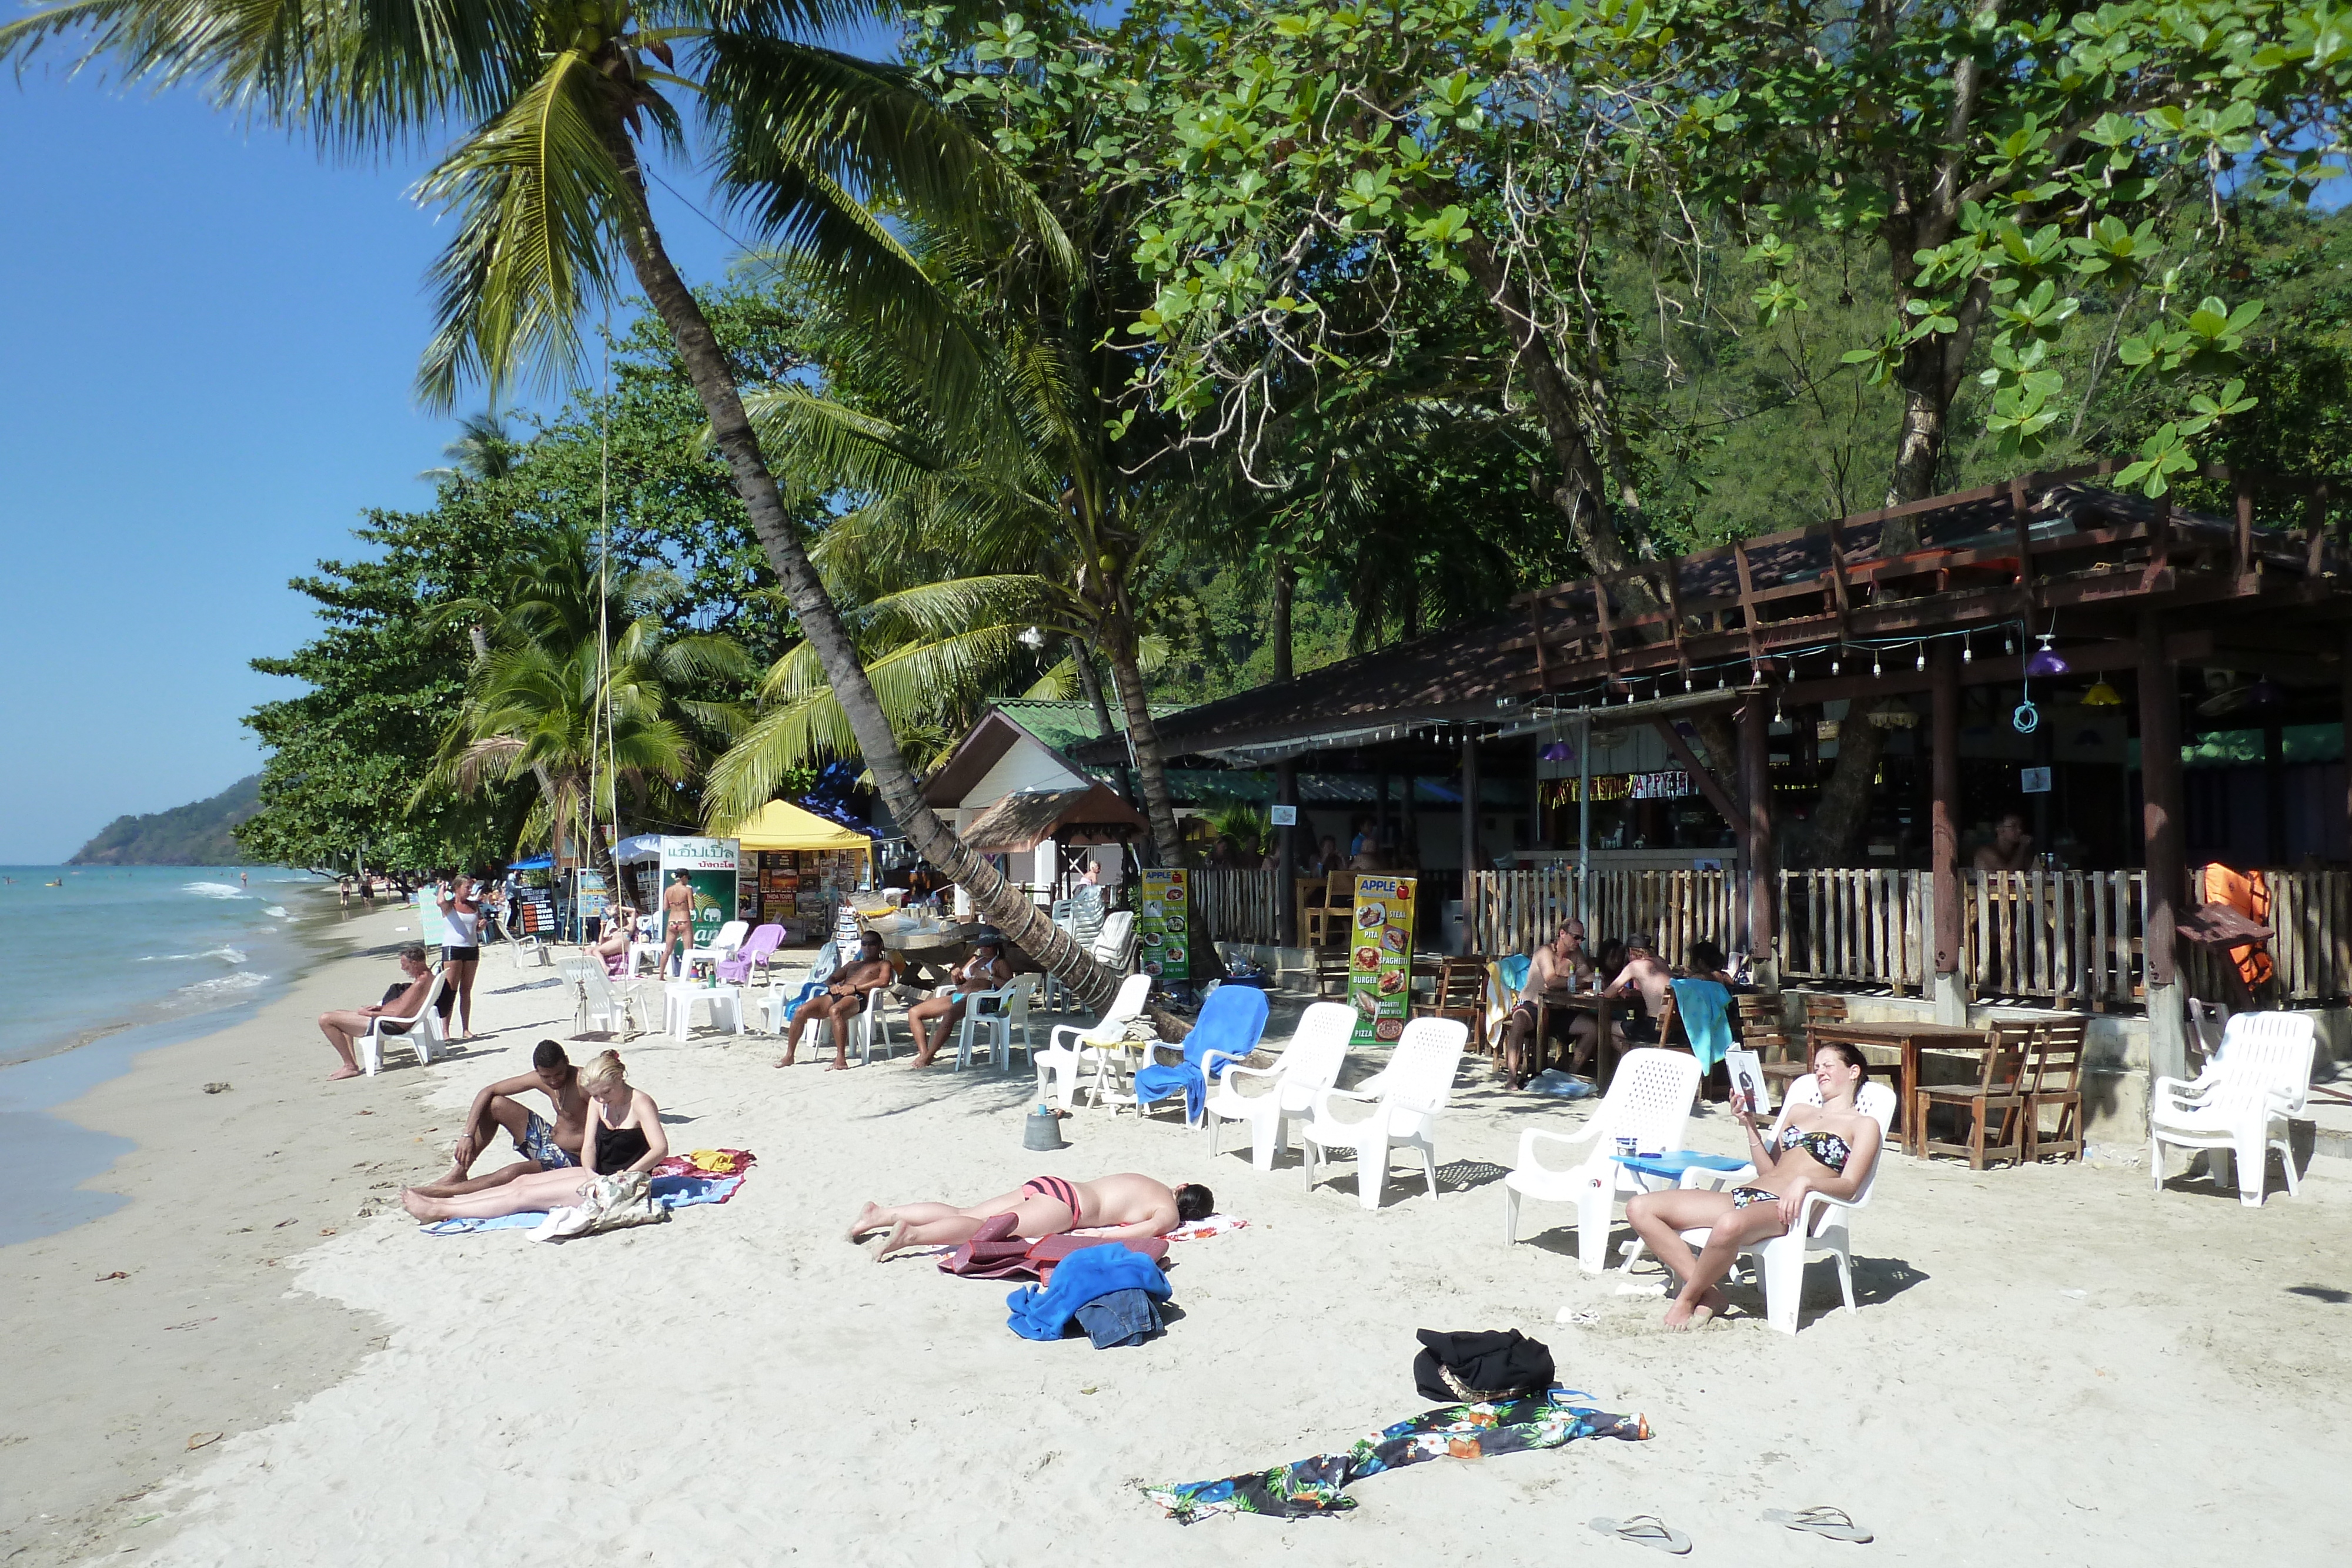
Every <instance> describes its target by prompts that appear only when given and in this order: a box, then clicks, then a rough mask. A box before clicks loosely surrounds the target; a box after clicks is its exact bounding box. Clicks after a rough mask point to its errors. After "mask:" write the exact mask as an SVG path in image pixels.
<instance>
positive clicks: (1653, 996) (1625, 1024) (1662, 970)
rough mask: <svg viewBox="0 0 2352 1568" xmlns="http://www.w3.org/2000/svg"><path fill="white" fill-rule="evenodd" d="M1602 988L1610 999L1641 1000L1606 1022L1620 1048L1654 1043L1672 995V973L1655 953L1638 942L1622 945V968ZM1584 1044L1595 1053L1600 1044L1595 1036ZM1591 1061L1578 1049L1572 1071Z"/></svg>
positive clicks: (1583, 1066) (1583, 1051)
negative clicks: (1634, 1007) (1616, 1038)
mask: <svg viewBox="0 0 2352 1568" xmlns="http://www.w3.org/2000/svg"><path fill="white" fill-rule="evenodd" d="M1604 989H1605V990H1607V991H1608V992H1609V994H1610V995H1611V996H1613V997H1630V998H1639V999H1640V1001H1641V1008H1640V1009H1639V1010H1635V1009H1626V1010H1625V1011H1623V1012H1621V1013H1619V1014H1618V1015H1617V1016H1616V1017H1614V1018H1612V1019H1610V1020H1609V1025H1610V1028H1611V1029H1612V1030H1615V1031H1616V1034H1617V1037H1618V1045H1619V1047H1620V1049H1622V1048H1623V1047H1625V1046H1629V1045H1655V1044H1657V1043H1658V1019H1661V1018H1664V1016H1665V1012H1666V1005H1667V1003H1668V1001H1669V1000H1670V999H1671V998H1673V996H1674V994H1675V973H1674V971H1673V970H1672V969H1669V968H1667V967H1665V965H1664V964H1663V963H1661V962H1660V961H1659V959H1658V956H1657V954H1656V953H1655V952H1654V951H1652V950H1651V949H1650V948H1649V947H1647V946H1643V944H1641V943H1639V942H1628V943H1627V944H1625V967H1623V968H1622V969H1621V970H1619V971H1618V972H1617V977H1616V978H1615V979H1613V980H1612V981H1610V982H1609V984H1608V985H1607V986H1606V987H1604ZM1584 1045H1588V1046H1590V1047H1591V1048H1594V1049H1595V1050H1596V1051H1597V1048H1598V1047H1599V1045H1600V1040H1599V1037H1598V1035H1597V1033H1596V1034H1595V1035H1594V1037H1593V1038H1592V1039H1591V1040H1589V1041H1586V1042H1584ZM1590 1062H1591V1057H1590V1056H1588V1055H1587V1054H1586V1053H1585V1050H1584V1049H1583V1048H1582V1047H1580V1049H1579V1051H1578V1053H1577V1059H1576V1062H1575V1071H1579V1072H1581V1071H1584V1070H1585V1068H1586V1066H1587V1065H1588V1064H1589V1063H1590Z"/></svg>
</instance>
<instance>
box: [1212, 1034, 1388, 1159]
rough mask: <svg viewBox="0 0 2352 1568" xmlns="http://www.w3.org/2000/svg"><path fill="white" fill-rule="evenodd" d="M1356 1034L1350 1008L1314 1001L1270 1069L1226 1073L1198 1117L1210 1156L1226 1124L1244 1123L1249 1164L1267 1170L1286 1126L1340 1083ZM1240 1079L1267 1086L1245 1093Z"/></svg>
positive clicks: (1234, 1069) (1237, 1069) (1285, 1140)
mask: <svg viewBox="0 0 2352 1568" xmlns="http://www.w3.org/2000/svg"><path fill="white" fill-rule="evenodd" d="M1355 1029H1356V1009H1353V1008H1351V1007H1349V1005H1348V1004H1347V1003H1345V1002H1316V1003H1314V1004H1312V1005H1311V1006H1309V1007H1308V1008H1307V1011H1306V1012H1305V1013H1304V1014H1302V1015H1301V1016H1300V1018H1299V1019H1298V1028H1297V1031H1296V1032H1295V1033H1293V1034H1292V1035H1291V1037H1290V1043H1289V1044H1287V1045H1286V1046H1284V1047H1283V1048H1282V1054H1281V1055H1280V1056H1279V1057H1277V1058H1276V1060H1275V1064H1274V1065H1273V1066H1272V1067H1242V1066H1238V1065H1236V1066H1232V1067H1228V1068H1226V1069H1225V1071H1224V1075H1223V1077H1222V1078H1220V1079H1219V1080H1218V1081H1217V1085H1216V1087H1215V1088H1214V1089H1213V1090H1212V1091H1211V1092H1210V1093H1209V1103H1208V1105H1207V1107H1206V1114H1205V1116H1204V1117H1203V1120H1205V1121H1206V1122H1207V1123H1208V1125H1209V1140H1210V1142H1209V1152H1210V1153H1211V1154H1213V1155H1214V1154H1219V1153H1222V1152H1223V1151H1222V1150H1221V1149H1220V1148H1219V1147H1218V1145H1219V1143H1220V1141H1221V1140H1220V1136H1219V1134H1221V1133H1222V1131H1223V1125H1224V1124H1225V1123H1227V1122H1246V1123H1248V1124H1249V1128H1250V1164H1251V1165H1252V1166H1255V1167H1256V1168H1257V1169H1259V1170H1262V1171H1270V1170H1272V1169H1273V1168H1274V1156H1275V1155H1276V1154H1279V1153H1280V1152H1281V1151H1282V1150H1283V1149H1284V1148H1286V1147H1287V1146H1288V1144H1289V1132H1290V1124H1291V1123H1292V1122H1294V1121H1299V1120H1303V1119H1304V1118H1305V1117H1307V1115H1308V1114H1309V1113H1311V1112H1312V1111H1313V1110H1314V1108H1315V1096H1316V1094H1317V1093H1318V1092H1319V1091H1321V1090H1325V1089H1328V1088H1330V1087H1331V1086H1332V1085H1333V1084H1335V1083H1337V1082H1339V1073H1340V1071H1341V1070H1342V1069H1343V1068H1345V1067H1346V1066H1347V1062H1348V1039H1349V1036H1350V1035H1352V1034H1353V1033H1354V1032H1355ZM1211 1054H1212V1055H1213V1056H1216V1055H1222V1054H1223V1053H1222V1052H1212V1053H1211ZM1244 1078H1263V1079H1265V1080H1267V1081H1268V1082H1269V1083H1270V1085H1271V1087H1269V1088H1267V1089H1265V1090H1264V1091H1262V1092H1258V1093H1255V1094H1244V1093H1243V1092H1241V1088H1240V1085H1239V1084H1238V1082H1236V1080H1239V1079H1244Z"/></svg>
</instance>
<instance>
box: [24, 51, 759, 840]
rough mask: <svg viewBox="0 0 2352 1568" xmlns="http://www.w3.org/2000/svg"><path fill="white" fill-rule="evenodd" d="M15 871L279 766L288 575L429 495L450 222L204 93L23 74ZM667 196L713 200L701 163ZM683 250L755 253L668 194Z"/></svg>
mask: <svg viewBox="0 0 2352 1568" xmlns="http://www.w3.org/2000/svg"><path fill="white" fill-rule="evenodd" d="M0 147H6V148H8V149H9V150H10V151H11V153H12V154H13V155H12V156H10V157H8V158H6V159H5V160H4V161H0V212H5V213H6V214H8V217H7V242H6V244H5V245H0V541H5V560H6V570H5V575H0V584H5V587H0V668H5V674H0V694H5V695H0V720H5V727H6V728H5V733H6V734H7V736H8V737H9V744H8V751H9V752H10V754H11V755H10V757H9V759H8V764H7V766H6V767H5V768H0V862H6V863H19V864H21V863H27V862H32V863H41V862H53V861H57V860H61V859H63V858H64V857H65V856H67V855H68V854H71V853H72V852H74V850H75V849H77V848H78V847H79V845H80V844H81V842H82V841H83V840H85V839H86V838H88V837H89V835H90V834H91V833H93V832H95V831H97V830H98V829H99V828H100V827H102V826H104V825H105V824H106V823H107V822H108V821H110V820H111V819H112V818H114V817H115V816H116V815H118V814H120V813H121V812H124V811H155V810H163V809H165V808H167V807H171V806H176V805H181V804H184V803H185V802H187V801H190V800H200V799H202V798H204V797H205V796H207V795H210V794H213V793H215V792H216V791H218V790H220V789H224V788H226V786H227V785H229V784H230V783H232V782H234V781H235V780H236V779H239V778H241V777H243V776H244V775H246V774H247V773H251V772H253V771H255V770H256V769H257V768H259V767H260V765H261V756H260V752H259V749H258V747H256V745H255V744H254V742H253V738H252V736H251V733H250V732H249V731H247V730H246V729H245V728H244V727H242V726H241V725H240V724H239V723H238V722H237V721H238V719H239V717H240V716H242V715H243V714H245V713H246V712H247V711H248V710H249V709H251V708H252V707H253V706H255V705H257V704H258V703H261V702H264V701H267V700H268V699H270V698H271V697H273V696H277V695H287V694H288V693H289V692H290V691H291V689H292V687H291V685H290V683H288V682H286V681H283V680H278V679H273V678H270V677H268V676H263V675H258V674H254V673H253V672H252V671H251V670H249V669H247V667H246V662H247V660H248V659H251V658H253V657H254V656H256V655H257V654H264V653H283V652H286V651H287V650H289V649H290V648H292V647H293V646H294V645H295V644H296V643H299V642H300V641H301V640H302V639H303V638H304V637H305V636H307V635H308V634H309V632H310V628H311V626H312V624H313V622H312V621H311V618H310V612H309V610H308V609H307V605H308V602H309V601H306V600H303V599H302V598H300V597H299V595H296V594H294V593H292V592H289V591H288V590H287V588H286V580H287V579H288V578H289V577H292V576H294V575H295V574H297V573H299V572H302V571H305V570H308V569H309V568H310V563H311V562H312V561H314V560H316V559H318V558H320V557H321V556H331V555H339V554H349V553H351V552H352V547H353V544H354V541H353V540H352V538H351V537H350V534H349V529H350V528H352V526H353V525H354V524H355V523H356V522H357V521H358V520H359V517H360V514H361V513H362V510H363V509H364V508H366V507H412V506H420V505H423V504H425V502H427V501H429V500H430V498H431V489H430V486H426V485H424V484H421V483H419V482H418V481H417V480H416V478H415V475H416V473H417V471H418V470H420V469H423V468H426V467H429V466H432V465H434V464H436V463H437V462H439V461H440V460H441V459H440V451H441V448H442V446H443V444H445V443H446V442H447V441H448V440H449V439H450V437H451V434H453V424H454V421H451V420H447V419H437V418H434V417H431V416H428V415H426V414H425V413H423V412H422V411H421V410H419V409H418V408H417V407H416V405H415V402H413V401H412V399H411V397H410V394H409V388H410V384H411V379H412V376H413V374H414V371H415V363H416V356H417V352H418V350H420V349H421V348H422V347H423V346H424V342H425V335H426V330H427V321H428V305H427V301H426V298H425V290H424V277H425V268H426V267H427V265H428V264H429V263H430V261H431V260H432V257H433V256H434V254H435V252H436V249H437V246H438V238H437V235H436V226H435V220H434V217H433V215H432V214H428V213H425V212H424V211H421V210H419V209H418V208H416V207H415V206H414V205H412V204H409V203H408V202H407V201H406V200H405V199H404V195H403V192H404V190H405V189H406V188H407V186H408V184H409V183H411V181H412V180H413V179H414V178H415V173H416V172H417V166H416V165H415V164H411V165H409V166H405V167H397V168H370V167H352V166H344V165H335V164H330V163H328V162H323V161H322V160H321V159H320V157H319V156H318V154H317V153H315V152H312V151H311V150H310V148H309V147H307V146H303V145H299V144H295V143H290V142H289V141H286V140H285V139H284V138H282V137H280V136H278V135H276V134H274V133H271V132H268V131H253V132H250V133H248V132H247V131H242V130H240V129H239V128H237V127H236V125H235V124H233V123H232V122H230V121H229V120H226V118H225V117H223V116H221V115H219V114H216V113H215V112H214V111H213V110H211V109H209V108H208V107H207V106H206V105H205V102H204V101H203V100H202V99H200V98H198V97H196V96H195V95H194V94H191V93H174V94H170V95H167V96H164V97H162V98H156V97H152V96H150V95H148V94H146V93H143V92H141V93H135V94H132V95H130V96H125V95H123V94H122V93H121V92H119V91H117V90H115V89H111V88H109V87H107V86H104V85H103V84H101V83H100V82H98V81H96V80H95V79H92V78H83V79H80V80H75V81H68V80H64V79H61V78H60V77H59V74H58V71H57V70H56V69H55V68H36V69H35V70H34V71H33V72H31V73H28V75H27V76H26V78H25V79H24V81H23V83H22V84H21V86H19V85H16V84H13V83H11V82H10V81H9V79H8V78H7V76H6V75H5V73H0ZM667 173H668V177H669V178H670V180H671V183H674V184H676V185H677V187H678V188H679V189H680V190H681V191H683V192H686V193H688V194H690V195H693V196H695V197H696V199H697V200H699V199H701V198H700V188H699V186H698V183H696V182H695V181H694V180H693V179H692V177H691V175H690V173H689V172H678V171H667ZM660 200H661V204H662V205H663V206H665V207H667V209H668V210H667V211H663V212H661V213H660V214H658V215H659V216H660V218H661V219H662V222H663V226H664V229H665V231H666V232H667V234H668V235H669V236H670V239H671V243H672V246H673V247H674V249H675V250H676V252H677V256H678V260H679V262H680V265H681V266H682V267H684V269H685V270H686V272H687V273H688V277H692V278H695V279H697V280H700V279H705V278H710V277H716V276H718V275H719V273H720V271H721V270H722V269H723V268H724V267H725V265H726V263H727V260H728V257H729V256H730V254H731V247H730V246H729V245H728V244H727V242H726V241H725V240H724V239H723V238H721V237H720V236H719V234H718V233H717V232H715V231H714V230H713V229H712V228H711V227H710V226H709V225H708V224H707V223H706V222H705V221H704V220H702V219H701V218H698V217H697V216H695V215H693V214H690V213H688V212H687V211H684V210H682V209H679V208H677V206H675V204H670V203H669V202H667V199H666V198H661V199H660Z"/></svg>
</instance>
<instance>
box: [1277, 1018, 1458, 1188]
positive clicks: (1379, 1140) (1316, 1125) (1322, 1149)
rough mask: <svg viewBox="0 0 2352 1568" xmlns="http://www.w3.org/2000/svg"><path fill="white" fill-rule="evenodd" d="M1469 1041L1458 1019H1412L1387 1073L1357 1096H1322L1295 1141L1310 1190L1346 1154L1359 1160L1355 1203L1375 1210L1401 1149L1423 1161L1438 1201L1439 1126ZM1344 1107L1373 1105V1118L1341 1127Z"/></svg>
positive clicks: (1336, 1092) (1348, 1092)
mask: <svg viewBox="0 0 2352 1568" xmlns="http://www.w3.org/2000/svg"><path fill="white" fill-rule="evenodd" d="M1469 1038H1470V1026H1469V1025H1468V1024H1465V1023H1464V1022H1463V1021H1462V1020H1461V1019H1413V1020H1412V1022H1411V1023H1408V1024H1406V1025H1405V1026H1404V1036H1403V1038H1402V1039H1401V1040H1398V1041H1397V1044H1396V1052H1395V1054H1394V1055H1392V1056H1391V1057H1390V1058H1389V1064H1388V1065H1387V1066H1386V1067H1384V1068H1382V1069H1381V1071H1378V1072H1375V1073H1373V1074H1372V1075H1371V1076H1370V1078H1367V1079H1365V1080H1364V1082H1362V1083H1361V1084H1360V1085H1359V1086H1357V1087H1356V1088H1354V1089H1322V1090H1318V1091H1317V1092H1316V1094H1315V1100H1314V1104H1313V1106H1312V1108H1311V1110H1310V1111H1309V1113H1308V1116H1307V1124H1306V1125H1305V1126H1304V1127H1302V1128H1300V1129H1299V1134H1298V1135H1299V1137H1300V1138H1301V1139H1302V1140H1303V1141H1304V1143H1305V1145H1306V1150H1307V1186H1308V1187H1309V1188H1310V1189H1311V1188H1313V1186H1315V1183H1316V1181H1317V1180H1318V1167H1319V1166H1321V1164H1322V1162H1323V1161H1324V1160H1326V1159H1328V1158H1329V1157H1330V1153H1331V1151H1332V1150H1334V1149H1344V1150H1347V1151H1349V1152H1351V1153H1353V1154H1354V1155H1355V1156H1356V1196H1357V1197H1358V1199H1359V1200H1360V1202H1361V1203H1362V1204H1363V1206H1364V1207H1366V1208H1378V1207H1380V1206H1381V1194H1382V1193H1383V1192H1385V1191H1386V1190H1387V1188H1388V1182H1389V1153H1390V1151H1391V1149H1393V1148H1395V1147H1397V1146H1398V1145H1403V1146H1404V1147H1406V1148H1409V1149H1412V1150H1413V1151H1414V1152H1415V1153H1417V1154H1418V1155H1421V1166H1422V1170H1423V1173H1424V1174H1426V1175H1427V1176H1428V1177H1429V1196H1430V1197H1431V1198H1432V1199H1435V1197H1437V1144H1436V1131H1437V1118H1438V1116H1439V1115H1440V1114H1441V1113H1443V1112H1444V1109H1445V1104H1446V1102H1447V1101H1448V1100H1449V1099H1451V1098H1452V1097H1453V1094H1454V1071H1455V1069H1457V1068H1459V1067H1460V1066H1461V1065H1462V1048H1463V1045H1464V1043H1465V1041H1466V1040H1469ZM1343 1100H1353V1101H1358V1102H1362V1103H1369V1104H1370V1105H1371V1106H1372V1107H1373V1110H1372V1113H1371V1114H1370V1115H1369V1116H1367V1117H1365V1118H1364V1119H1363V1120H1361V1121H1359V1122H1343V1121H1341V1120H1340V1119H1339V1115H1338V1113H1337V1107H1338V1105H1339V1102H1341V1101H1343Z"/></svg>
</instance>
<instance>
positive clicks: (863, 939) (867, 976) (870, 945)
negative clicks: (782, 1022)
mask: <svg viewBox="0 0 2352 1568" xmlns="http://www.w3.org/2000/svg"><path fill="white" fill-rule="evenodd" d="M897 979H898V970H897V969H895V968H892V967H890V960H889V959H887V958H886V957H884V956H882V938H881V937H880V936H877V934H875V933H874V932H871V931H867V932H864V933H862V934H860V936H858V938H857V956H856V957H855V958H853V959H851V960H850V961H849V962H848V963H846V964H844V965H843V966H842V967H840V968H838V969H836V970H835V971H834V973H833V977H832V978H831V979H829V980H827V981H826V982H825V986H824V989H823V990H821V991H819V992H818V993H817V994H816V995H814V996H813V997H811V998H809V999H808V1000H806V1001H804V1002H803V1003H802V1004H801V1005H800V1006H799V1007H797V1008H795V1009H793V1027H792V1028H791V1029H790V1030H786V1031H785V1034H784V1057H783V1060H782V1061H779V1062H777V1063H776V1065H777V1066H779V1067H790V1066H791V1065H792V1064H793V1052H794V1051H798V1050H799V1049H800V1048H801V1030H804V1029H806V1028H807V1027H808V1026H809V1025H811V1024H813V1023H818V1022H829V1023H831V1024H832V1025H833V1066H832V1067H831V1068H828V1069H826V1071H835V1070H836V1069H839V1068H845V1067H847V1066H848V1065H849V1025H850V1021H851V1020H852V1019H855V1018H856V1017H857V1015H858V1014H859V1013H862V1012H864V1011H865V1010H866V998H868V997H871V996H872V995H873V994H874V993H875V992H877V991H878V990H880V989H881V988H883V987H885V986H887V985H890V984H892V983H893V982H895V981H896V980H897Z"/></svg>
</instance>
